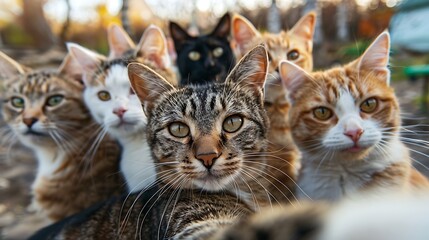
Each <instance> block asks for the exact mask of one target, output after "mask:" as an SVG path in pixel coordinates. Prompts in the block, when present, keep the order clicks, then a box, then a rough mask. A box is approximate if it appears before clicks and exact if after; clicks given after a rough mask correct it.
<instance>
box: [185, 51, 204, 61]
mask: <svg viewBox="0 0 429 240" xmlns="http://www.w3.org/2000/svg"><path fill="white" fill-rule="evenodd" d="M188 57H189V59H191V60H192V61H198V60H200V58H201V54H200V53H199V52H197V51H192V52H190V53H189V54H188Z"/></svg>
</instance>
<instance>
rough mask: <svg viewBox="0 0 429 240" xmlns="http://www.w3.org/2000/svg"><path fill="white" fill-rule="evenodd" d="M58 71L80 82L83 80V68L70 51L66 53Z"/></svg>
mask: <svg viewBox="0 0 429 240" xmlns="http://www.w3.org/2000/svg"><path fill="white" fill-rule="evenodd" d="M58 73H59V74H64V75H67V76H69V77H72V78H73V79H75V80H77V81H79V82H82V78H83V69H82V67H81V66H80V64H79V63H78V62H77V60H76V59H75V58H74V57H73V56H71V54H70V53H68V54H67V55H66V57H65V58H64V60H63V62H62V63H61V65H60V67H59V68H58Z"/></svg>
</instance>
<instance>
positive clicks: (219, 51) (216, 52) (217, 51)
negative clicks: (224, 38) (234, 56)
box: [213, 47, 223, 58]
mask: <svg viewBox="0 0 429 240" xmlns="http://www.w3.org/2000/svg"><path fill="white" fill-rule="evenodd" d="M222 54H223V48H221V47H217V48H215V49H213V56H215V57H217V58H218V57H220V56H222Z"/></svg>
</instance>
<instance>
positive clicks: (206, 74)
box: [170, 13, 256, 85]
mask: <svg viewBox="0 0 429 240" xmlns="http://www.w3.org/2000/svg"><path fill="white" fill-rule="evenodd" d="M230 29H231V17H230V15H229V14H228V13H226V14H225V15H224V16H223V17H222V18H221V19H220V20H219V23H218V24H217V26H216V27H215V28H214V30H213V31H212V32H211V33H209V34H207V35H201V36H196V37H194V36H190V35H189V34H188V33H187V32H186V31H185V30H184V29H182V28H181V27H180V26H179V25H178V24H176V23H174V22H170V34H171V37H172V38H173V41H174V47H175V49H176V52H177V66H178V68H179V72H180V76H181V79H180V84H182V85H183V84H199V83H204V82H211V81H216V80H224V79H225V77H226V76H227V74H228V73H229V71H230V70H231V69H232V68H233V67H234V64H235V58H234V54H233V52H232V49H231V46H230V42H229V39H228V38H229V35H230ZM255 46H256V45H255ZM249 50H250V49H249Z"/></svg>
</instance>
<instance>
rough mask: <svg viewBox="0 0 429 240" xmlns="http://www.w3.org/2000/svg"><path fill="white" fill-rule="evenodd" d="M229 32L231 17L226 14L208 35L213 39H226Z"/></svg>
mask: <svg viewBox="0 0 429 240" xmlns="http://www.w3.org/2000/svg"><path fill="white" fill-rule="evenodd" d="M230 32H231V15H230V14H229V13H228V12H227V13H225V15H223V17H222V18H221V19H220V20H219V23H218V24H217V25H216V27H215V28H214V30H213V31H212V32H211V33H210V35H211V36H213V37H218V38H227V37H228V36H229V34H230Z"/></svg>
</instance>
